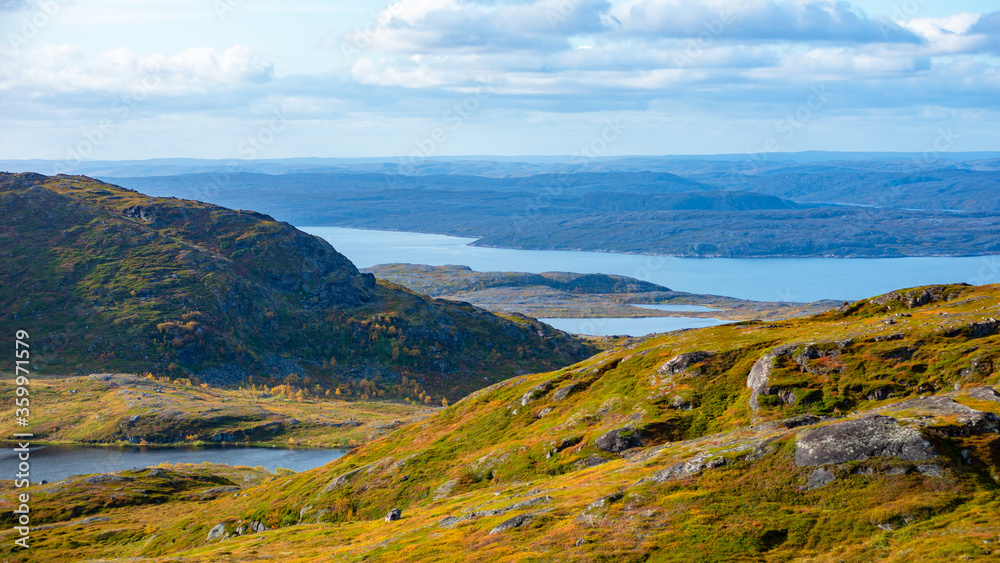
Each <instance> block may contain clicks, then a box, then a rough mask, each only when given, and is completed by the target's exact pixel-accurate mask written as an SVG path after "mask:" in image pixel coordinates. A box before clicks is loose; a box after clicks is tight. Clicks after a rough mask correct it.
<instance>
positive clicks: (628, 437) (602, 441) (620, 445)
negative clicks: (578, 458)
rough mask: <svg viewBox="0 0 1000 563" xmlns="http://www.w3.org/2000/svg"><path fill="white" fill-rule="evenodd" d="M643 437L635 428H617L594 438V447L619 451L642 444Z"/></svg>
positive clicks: (607, 450)
mask: <svg viewBox="0 0 1000 563" xmlns="http://www.w3.org/2000/svg"><path fill="white" fill-rule="evenodd" d="M642 445H643V443H642V437H641V436H640V435H639V432H638V431H636V429H635V428H628V427H625V428H615V429H614V430H610V431H608V432H605V433H604V434H602V435H601V436H599V437H598V438H597V439H596V440H594V447H595V448H598V449H600V450H604V451H606V452H613V453H619V452H623V451H625V450H628V449H631V448H637V447H640V446H642Z"/></svg>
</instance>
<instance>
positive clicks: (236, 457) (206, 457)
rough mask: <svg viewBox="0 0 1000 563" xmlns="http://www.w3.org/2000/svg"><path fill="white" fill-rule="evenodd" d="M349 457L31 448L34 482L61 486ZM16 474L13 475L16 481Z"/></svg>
mask: <svg viewBox="0 0 1000 563" xmlns="http://www.w3.org/2000/svg"><path fill="white" fill-rule="evenodd" d="M345 453H347V452H346V451H344V450H313V449H288V448H250V447H233V446H221V447H220V446H215V447H213V446H207V447H190V448H152V447H144V446H121V447H118V446H107V447H104V446H71V445H59V444H55V445H48V446H32V447H31V481H32V482H36V483H37V482H39V481H43V480H44V481H50V482H55V481H59V480H60V479H65V478H66V477H69V476H71V475H88V474H91V473H110V472H112V471H123V470H126V469H133V468H145V467H152V466H154V465H159V464H161V463H202V462H204V461H207V462H211V463H225V464H229V465H248V466H250V467H256V466H258V465H260V466H263V467H266V468H267V469H270V470H271V471H274V470H275V469H276V468H278V467H284V468H285V469H291V470H293V471H305V470H307V469H312V468H314V467H319V466H321V465H326V464H327V463H330V462H331V461H333V460H335V459H337V458H339V457H340V456H342V455H344V454H345ZM17 463H18V461H17V453H15V452H14V449H13V448H4V449H0V466H2V467H5V468H15V467H17ZM14 473H16V472H15V471H7V474H9V475H13V474H14Z"/></svg>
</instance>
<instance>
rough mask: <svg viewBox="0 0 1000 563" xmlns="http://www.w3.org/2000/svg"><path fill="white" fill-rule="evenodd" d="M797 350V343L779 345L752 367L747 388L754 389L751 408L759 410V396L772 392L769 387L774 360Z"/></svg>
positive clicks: (751, 395) (751, 396)
mask: <svg viewBox="0 0 1000 563" xmlns="http://www.w3.org/2000/svg"><path fill="white" fill-rule="evenodd" d="M793 350H795V345H792V344H786V345H784V346H777V347H775V348H774V349H773V350H771V351H770V352H768V353H767V354H764V355H763V356H761V358H760V359H759V360H757V362H756V363H754V365H753V367H752V368H750V373H749V375H747V388H748V389H750V390H751V391H752V393H751V394H750V408H751V409H753V410H757V409H758V408H760V405H759V404H758V403H757V397H759V396H761V395H767V394H769V393H770V392H771V388H770V387H769V385H770V381H771V370H772V369H773V368H774V360H775V358H778V357H780V356H788V355H790V354H791V353H792V351H793Z"/></svg>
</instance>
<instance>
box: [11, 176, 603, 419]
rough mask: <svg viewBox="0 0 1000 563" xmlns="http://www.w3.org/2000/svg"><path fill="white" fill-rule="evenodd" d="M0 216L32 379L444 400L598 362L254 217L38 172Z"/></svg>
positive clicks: (534, 328) (519, 324) (515, 319)
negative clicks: (164, 378) (140, 376)
mask: <svg viewBox="0 0 1000 563" xmlns="http://www.w3.org/2000/svg"><path fill="white" fill-rule="evenodd" d="M0 210H2V213H3V214H4V216H5V218H6V219H5V221H4V222H3V224H2V225H0V248H2V249H3V252H4V254H5V258H6V260H7V262H6V266H5V268H4V271H3V274H2V275H3V283H2V284H0V314H2V315H3V318H4V319H5V320H6V321H7V322H8V323H9V324H10V325H11V326H15V325H16V326H17V328H23V329H25V330H28V331H29V332H30V333H31V335H32V344H33V346H34V350H35V353H34V354H33V356H32V357H33V358H35V359H36V360H35V361H36V365H35V369H36V370H37V371H38V372H39V373H41V374H46V373H48V374H70V373H81V374H83V373H88V372H94V371H126V372H133V373H135V372H146V371H149V372H153V373H154V374H156V375H161V374H162V375H170V376H173V377H181V378H190V379H194V380H201V381H204V382H208V383H212V384H221V385H234V384H243V383H247V382H251V381H256V382H257V383H268V384H271V385H274V384H277V383H280V382H283V381H285V380H286V379H287V378H288V376H289V375H294V376H295V378H296V379H295V381H296V382H297V383H298V384H299V385H300V386H301V387H302V388H303V389H304V390H305V392H306V393H326V391H328V390H334V389H336V388H341V390H342V392H343V393H344V394H345V395H348V396H354V397H359V398H366V397H367V398H373V397H377V396H388V397H412V398H418V399H420V400H425V401H430V402H434V403H438V404H439V403H440V400H441V399H442V398H445V397H447V398H450V399H456V398H458V397H460V396H462V395H464V394H466V393H468V392H469V391H472V390H474V389H477V388H479V387H482V386H483V385H485V384H489V383H491V382H495V381H499V380H501V379H504V378H506V377H509V376H511V375H514V374H516V373H526V372H527V371H529V370H530V371H535V370H537V369H538V366H548V367H550V368H555V367H558V366H560V365H565V364H566V363H570V362H573V361H578V360H580V359H583V358H585V357H587V356H588V355H590V354H591V353H593V351H594V350H593V349H591V348H588V347H587V346H585V345H583V344H581V343H580V342H579V341H577V340H576V339H574V338H573V337H571V336H569V335H566V334H564V333H561V332H558V331H555V330H553V329H551V328H549V327H547V326H546V325H543V324H540V323H538V322H536V321H533V320H532V319H528V318H526V317H519V316H515V315H510V316H507V317H506V318H503V317H499V316H497V315H494V314H491V313H488V312H485V311H482V310H479V309H476V308H474V307H471V306H468V305H462V304H456V303H453V302H448V301H443V300H437V299H431V298H428V297H424V296H422V295H419V294H416V293H414V292H412V291H409V290H406V289H405V288H402V287H400V286H397V285H394V284H390V283H386V282H381V281H378V280H376V279H375V277H374V276H373V275H371V274H365V273H361V272H359V271H358V270H357V268H355V267H354V265H353V264H352V263H351V262H350V261H349V260H348V259H347V258H345V257H344V256H343V255H341V254H340V253H338V252H337V251H336V250H335V249H334V248H333V247H332V246H330V244H328V243H327V242H325V241H323V240H322V239H319V238H317V237H314V236H311V235H308V234H305V233H302V232H301V231H298V230H297V229H295V228H294V227H292V226H291V225H288V224H287V223H281V222H278V221H275V220H274V219H272V218H271V217H269V216H267V215H263V214H260V213H255V212H251V211H236V210H231V209H226V208H223V207H219V206H216V205H210V204H205V203H201V202H197V201H188V200H179V199H174V198H157V197H149V196H146V195H143V194H141V193H138V192H135V191H132V190H128V189H124V188H121V187H118V186H115V185H112V184H107V183H104V182H100V181H97V180H93V179H90V178H86V177H83V176H54V177H49V176H43V175H40V174H0ZM307 379H308V382H306V380H307ZM302 382H306V383H305V384H303V383H302Z"/></svg>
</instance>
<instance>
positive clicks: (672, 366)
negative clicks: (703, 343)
mask: <svg viewBox="0 0 1000 563" xmlns="http://www.w3.org/2000/svg"><path fill="white" fill-rule="evenodd" d="M711 356H712V353H711V352H703V351H700V350H699V351H697V352H687V353H684V354H678V355H676V356H674V357H673V358H670V359H669V360H667V362H666V363H664V364H663V365H662V366H660V369H658V370H657V371H658V372H659V373H660V374H663V375H676V374H678V373H682V372H685V371H687V369H688V368H689V367H691V366H692V365H694V364H696V363H698V362H700V361H702V360H705V359H708V358H709V357H711Z"/></svg>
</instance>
